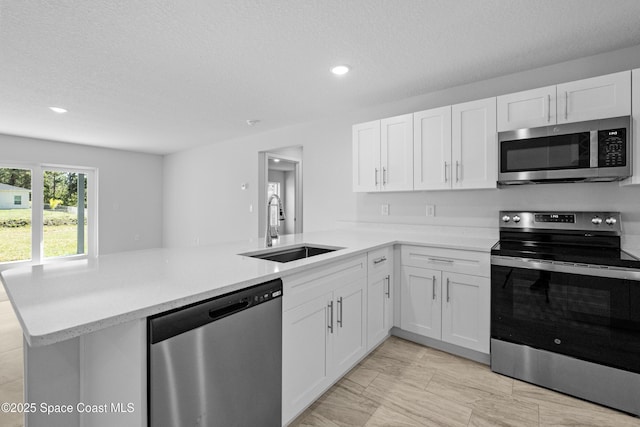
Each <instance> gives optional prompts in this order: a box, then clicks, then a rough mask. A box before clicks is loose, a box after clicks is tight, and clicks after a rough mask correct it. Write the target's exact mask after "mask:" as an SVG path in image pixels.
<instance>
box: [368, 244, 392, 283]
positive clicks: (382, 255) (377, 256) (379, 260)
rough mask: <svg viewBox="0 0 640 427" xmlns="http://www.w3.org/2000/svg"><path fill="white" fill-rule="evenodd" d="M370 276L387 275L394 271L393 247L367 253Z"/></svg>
mask: <svg viewBox="0 0 640 427" xmlns="http://www.w3.org/2000/svg"><path fill="white" fill-rule="evenodd" d="M367 264H368V273H369V277H376V276H378V275H380V276H386V275H387V274H390V273H391V271H393V247H392V246H388V247H386V248H382V249H378V250H375V251H370V252H369V253H367Z"/></svg>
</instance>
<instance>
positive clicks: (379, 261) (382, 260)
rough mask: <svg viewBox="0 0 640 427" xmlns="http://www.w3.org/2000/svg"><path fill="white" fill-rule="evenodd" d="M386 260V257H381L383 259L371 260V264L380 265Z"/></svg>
mask: <svg viewBox="0 0 640 427" xmlns="http://www.w3.org/2000/svg"><path fill="white" fill-rule="evenodd" d="M386 260H387V257H386V256H383V257H380V258H378V259H374V260H373V263H374V264H380V263H381V262H385V261H386Z"/></svg>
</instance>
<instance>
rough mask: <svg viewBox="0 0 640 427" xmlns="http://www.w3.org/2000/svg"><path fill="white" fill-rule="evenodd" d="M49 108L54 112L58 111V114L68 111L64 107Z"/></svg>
mask: <svg viewBox="0 0 640 427" xmlns="http://www.w3.org/2000/svg"><path fill="white" fill-rule="evenodd" d="M49 109H50V110H51V111H53V112H54V113H58V114H64V113H66V112H67V110H66V109H64V108H62V107H49Z"/></svg>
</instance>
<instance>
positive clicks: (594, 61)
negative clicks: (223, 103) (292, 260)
mask: <svg viewBox="0 0 640 427" xmlns="http://www.w3.org/2000/svg"><path fill="white" fill-rule="evenodd" d="M638 67H640V45H638V46H634V47H630V48H627V49H622V50H618V51H613V52H606V53H603V54H600V55H596V56H592V57H588V58H582V59H577V60H573V61H570V62H565V63H562V64H556V65H550V66H547V67H543V68H539V69H535V70H528V71H524V72H521V73H516V74H511V75H506V76H502V77H498V78H495V79H491V80H486V81H482V82H474V83H470V84H467V85H462V86H458V87H454V88H450V89H447V90H443V91H439V92H434V93H430V94H426V95H420V96H416V97H413V98H408V99H403V100H399V101H397V102H393V103H389V104H384V105H377V106H371V107H368V108H363V109H361V110H358V111H354V112H352V113H350V114H343V115H341V116H340V117H334V118H332V119H328V120H323V121H318V122H315V123H309V124H304V125H298V126H292V127H289V128H285V129H279V130H275V131H271V132H265V133H260V134H256V135H254V136H252V137H247V138H243V139H237V140H231V141H224V142H218V143H212V144H210V145H208V146H205V147H200V148H197V149H194V150H190V151H185V152H181V153H177V154H174V155H169V156H166V157H165V182H166V185H165V195H164V200H165V209H164V214H165V216H164V228H163V230H164V244H165V245H166V246H190V245H194V244H195V242H196V241H199V242H200V244H207V243H212V242H219V241H229V240H238V239H247V238H252V237H257V228H258V225H257V224H258V219H257V215H258V214H264V209H256V206H255V203H256V201H257V198H258V194H257V182H258V181H257V176H258V154H257V153H258V151H263V150H269V149H273V148H278V147H285V146H290V145H301V146H303V153H304V154H303V162H304V170H303V181H304V184H303V185H304V213H303V215H304V224H305V225H304V229H305V231H314V230H321V229H327V228H333V227H334V226H335V225H336V220H356V221H386V222H400V223H424V224H431V223H433V224H453V225H458V224H460V225H462V224H465V225H468V224H472V225H480V226H491V227H495V226H496V225H497V221H496V217H497V215H496V214H497V211H498V210H499V209H502V208H525V207H526V208H534V209H600V208H606V209H616V210H620V211H622V212H623V220H625V221H627V219H630V218H632V219H633V220H634V221H635V220H640V205H639V202H638V200H640V188H635V187H634V188H619V187H618V184H616V183H600V184H595V183H594V184H568V185H566V184H557V185H541V186H526V187H518V188H509V189H503V190H480V191H459V192H458V191H444V192H410V193H394V194H389V193H385V194H355V193H352V191H351V179H352V178H351V126H352V125H353V124H355V123H360V122H365V121H369V120H375V119H380V118H384V117H391V116H394V115H399V114H405V113H411V112H415V111H420V110H425V109H429V108H433V107H439V106H443V105H449V104H454V103H459V102H465V101H470V100H474V99H481V98H486V97H490V96H496V95H501V94H505V93H510V92H516V91H520V90H525V89H531V88H536V87H541V86H545V85H549V84H555V83H561V82H566V81H572V80H578V79H582V78H587V77H593V76H597V75H602V74H607V73H613V72H617V71H622V70H629V69H632V68H638ZM256 130H259V129H256ZM638 166H640V165H638ZM243 182H248V183H249V184H250V186H249V189H248V190H247V191H244V192H243V191H242V190H240V185H241V183H243ZM194 197H196V198H198V197H199V199H200V204H201V207H202V208H201V209H193V210H190V211H185V210H184V209H183V208H182V207H181V204H180V203H176V204H173V203H172V202H171V201H172V200H176V199H180V198H184V199H186V200H191V199H192V198H194ZM215 200H222V201H224V204H225V209H214V207H215V203H216V202H215ZM382 203H389V204H390V205H391V206H390V216H389V217H382V216H381V215H380V204H382ZM427 203H430V204H435V205H436V217H435V218H429V219H427V218H426V217H425V216H424V212H425V205H426V204H427ZM252 204H253V205H254V206H253V208H254V209H253V212H252V213H250V212H249V206H250V205H252ZM216 224H225V225H226V226H225V227H224V228H223V229H222V228H221V227H216ZM637 234H640V233H637Z"/></svg>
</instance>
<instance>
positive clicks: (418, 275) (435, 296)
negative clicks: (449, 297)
mask: <svg viewBox="0 0 640 427" xmlns="http://www.w3.org/2000/svg"><path fill="white" fill-rule="evenodd" d="M441 282H442V272H441V271H438V270H429V269H426V268H417V267H411V266H403V267H402V286H401V289H400V301H401V304H402V307H401V309H400V327H401V328H402V329H404V330H405V331H409V332H413V333H416V334H419V335H422V336H425V337H430V338H435V339H441V337H442V334H441V324H442V302H441V300H442V297H441V296H442V290H441V286H440V283H441Z"/></svg>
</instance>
